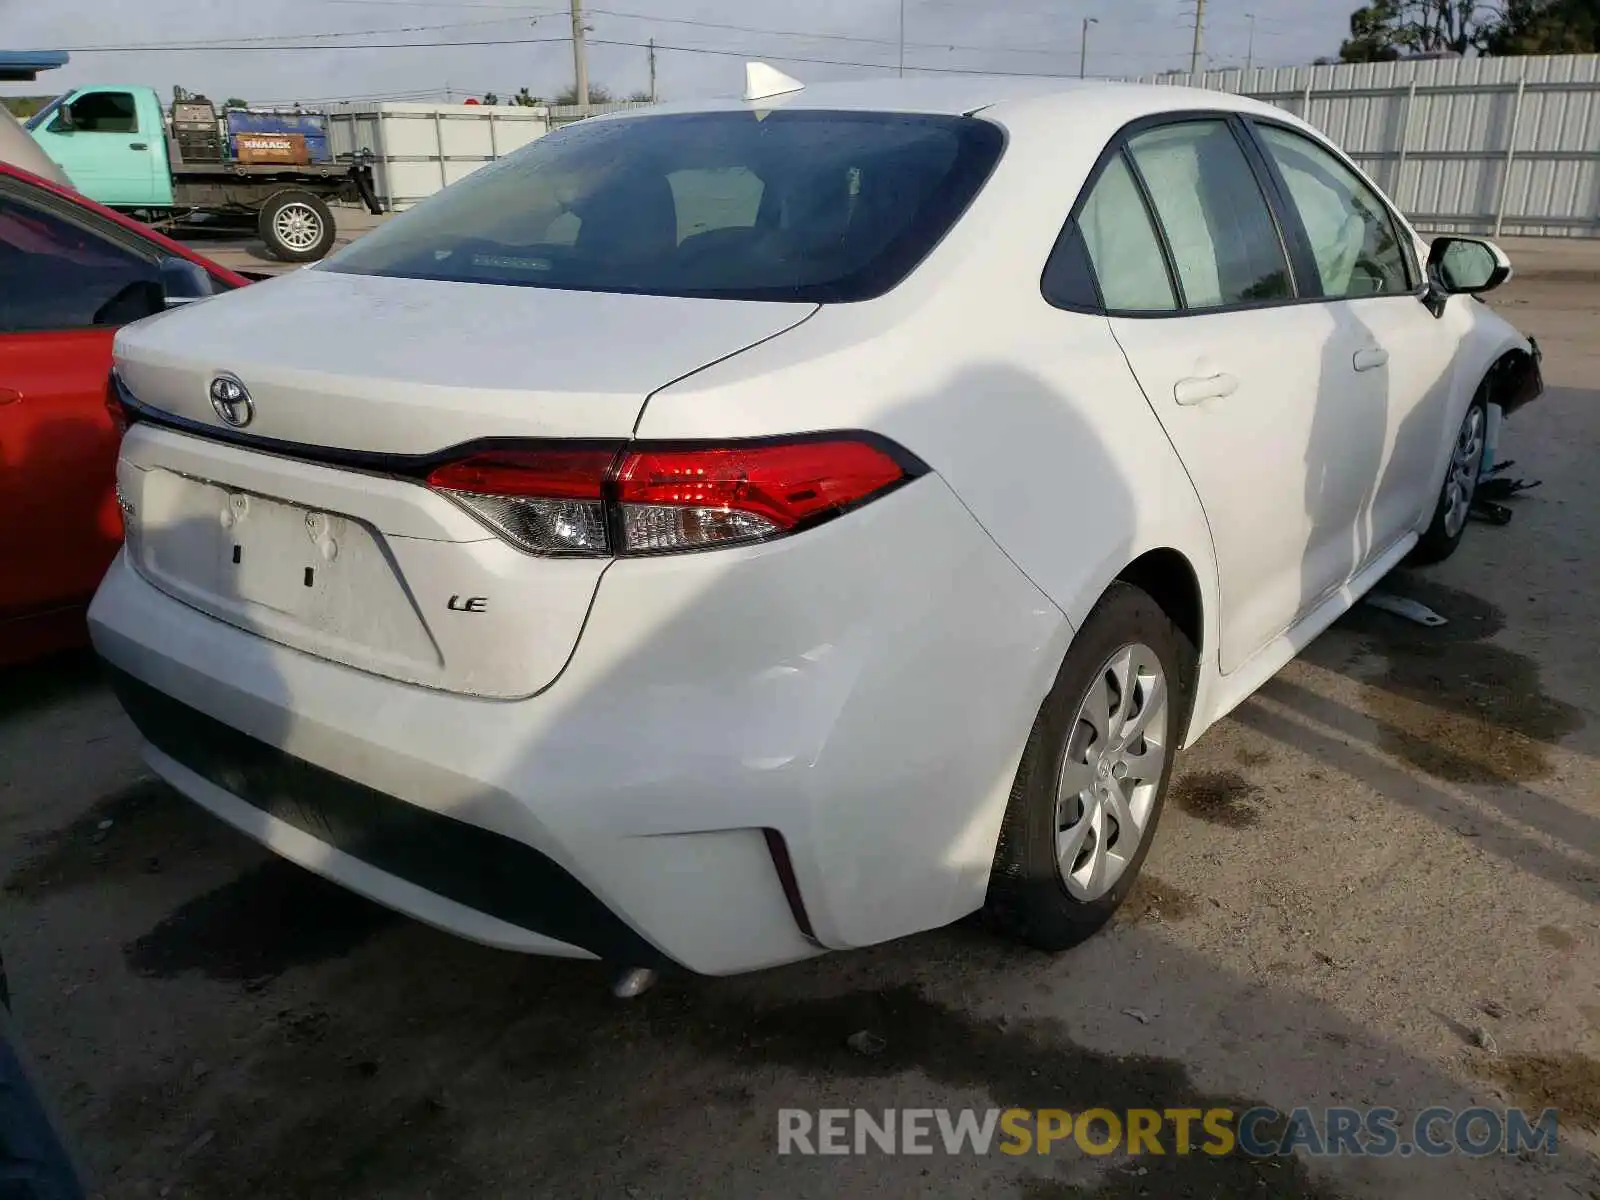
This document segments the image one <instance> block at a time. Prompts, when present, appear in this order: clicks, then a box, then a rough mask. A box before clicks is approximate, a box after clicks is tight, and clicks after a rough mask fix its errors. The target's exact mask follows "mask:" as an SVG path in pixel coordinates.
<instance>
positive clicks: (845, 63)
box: [65, 37, 1131, 79]
mask: <svg viewBox="0 0 1600 1200" xmlns="http://www.w3.org/2000/svg"><path fill="white" fill-rule="evenodd" d="M585 40H586V41H587V42H589V44H591V45H595V46H628V47H631V48H633V49H637V50H646V49H648V48H649V46H650V43H649V42H648V41H643V42H637V41H627V40H624V39H621V38H586V39H585ZM571 41H572V39H571V38H570V37H553V38H494V39H490V40H482V39H478V40H470V41H431V42H417V41H413V42H357V43H349V42H345V43H338V44H330V43H328V42H313V43H309V44H306V43H291V44H280V45H262V44H251V43H240V42H235V43H217V44H209V43H208V44H185V45H178V46H173V45H157V44H152V43H144V44H129V45H125V46H68V47H65V49H66V50H67V51H68V52H69V53H72V54H131V53H144V54H191V53H213V54H214V53H222V52H253V51H266V52H274V51H283V52H285V53H289V52H298V51H319V52H322V53H329V52H331V51H337V50H440V49H451V48H456V47H466V46H544V45H556V44H561V45H566V44H570V43H571ZM656 49H657V50H675V51H678V52H680V53H684V54H710V55H716V56H720V57H725V58H744V59H762V58H770V59H775V60H777V61H779V62H793V63H811V64H815V65H820V66H833V67H868V68H872V69H874V70H891V69H893V67H894V64H893V63H881V62H862V61H860V60H859V59H846V58H819V57H815V56H811V55H799V54H787V53H784V52H782V51H770V50H768V51H763V50H750V49H737V50H736V49H721V48H715V47H711V46H675V45H671V44H669V43H666V42H657V43H656ZM1108 57H1131V56H1129V55H1112V56H1108ZM906 70H908V71H920V72H922V73H924V74H932V75H997V76H1015V77H1019V78H1025V79H1070V78H1072V76H1071V75H1069V74H1067V73H1065V72H1057V71H1011V70H990V69H985V68H981V67H933V66H914V65H911V64H907V66H906Z"/></svg>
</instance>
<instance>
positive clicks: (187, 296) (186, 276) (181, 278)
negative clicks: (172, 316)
mask: <svg viewBox="0 0 1600 1200" xmlns="http://www.w3.org/2000/svg"><path fill="white" fill-rule="evenodd" d="M216 294H217V288H216V282H215V281H214V280H213V279H212V278H211V275H210V273H209V272H208V271H207V270H206V269H205V268H204V267H202V266H200V265H199V264H198V263H192V262H190V261H189V260H188V259H187V258H176V257H174V258H163V259H162V260H161V296H162V300H163V302H164V303H165V305H166V307H168V308H178V307H179V306H181V305H184V304H193V303H194V302H195V301H196V300H207V299H210V298H211V297H212V296H214V295H216Z"/></svg>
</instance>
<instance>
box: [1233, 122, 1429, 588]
mask: <svg viewBox="0 0 1600 1200" xmlns="http://www.w3.org/2000/svg"><path fill="white" fill-rule="evenodd" d="M1255 133H1256V136H1257V138H1258V139H1259V142H1260V144H1261V146H1262V148H1263V150H1264V151H1265V153H1266V156H1267V158H1268V160H1269V161H1270V163H1271V166H1272V169H1273V170H1275V171H1276V172H1277V176H1278V179H1279V180H1281V181H1282V187H1281V189H1280V192H1281V194H1283V195H1285V196H1286V198H1287V200H1288V202H1289V204H1290V206H1291V207H1292V210H1293V211H1292V212H1291V213H1289V214H1288V216H1289V219H1298V221H1299V222H1300V225H1301V227H1302V229H1303V231H1304V234H1305V240H1306V244H1307V245H1308V246H1309V247H1310V250H1311V252H1312V255H1313V257H1314V258H1315V260H1316V268H1317V274H1318V276H1319V279H1318V281H1317V282H1318V284H1319V285H1320V294H1321V295H1322V296H1323V297H1325V298H1326V302H1327V306H1328V309H1329V313H1330V316H1331V317H1332V318H1333V320H1334V323H1335V326H1336V329H1337V331H1338V334H1339V336H1340V337H1341V339H1342V341H1343V343H1344V344H1346V345H1347V346H1348V347H1349V350H1350V354H1351V369H1352V372H1353V377H1352V380H1351V393H1350V400H1349V403H1348V405H1347V407H1346V408H1345V410H1344V412H1343V413H1342V416H1343V417H1344V418H1345V419H1344V421H1343V425H1344V427H1345V430H1346V434H1345V436H1344V438H1343V440H1344V442H1345V446H1344V457H1345V462H1344V465H1345V468H1346V469H1345V475H1344V478H1345V480H1346V486H1349V487H1357V486H1359V487H1361V488H1363V489H1364V495H1363V496H1362V498H1361V502H1360V505H1359V512H1358V516H1357V520H1356V526H1355V531H1354V539H1353V542H1352V544H1351V546H1350V547H1349V549H1348V553H1347V555H1346V560H1347V562H1348V570H1347V572H1346V574H1347V576H1350V575H1356V574H1359V573H1360V571H1361V569H1362V568H1363V567H1365V566H1366V565H1367V564H1369V563H1371V562H1372V561H1374V560H1375V559H1377V558H1379V557H1381V556H1382V555H1383V554H1384V553H1385V552H1386V551H1387V550H1389V549H1390V548H1391V547H1392V546H1393V545H1394V544H1395V543H1396V542H1397V541H1399V540H1400V539H1401V538H1402V537H1404V536H1406V535H1407V534H1408V533H1409V532H1410V531H1411V530H1412V529H1414V528H1415V527H1416V525H1417V523H1418V521H1419V520H1423V519H1426V517H1427V516H1430V515H1431V509H1430V506H1431V504H1432V501H1433V497H1434V495H1435V484H1434V480H1433V474H1434V467H1435V464H1436V463H1437V461H1438V460H1439V455H1440V447H1441V446H1443V445H1444V443H1445V441H1446V439H1447V438H1448V437H1449V436H1450V432H1451V429H1452V428H1453V423H1452V419H1451V413H1450V396H1451V391H1452V384H1453V380H1454V374H1453V365H1454V359H1455V335H1454V334H1453V333H1452V332H1451V331H1450V330H1449V329H1448V328H1447V327H1446V326H1445V325H1444V323H1442V322H1440V321H1438V320H1435V319H1434V317H1433V315H1432V314H1431V313H1430V312H1429V311H1428V309H1427V307H1426V306H1425V305H1424V304H1422V303H1421V302H1420V300H1419V299H1418V297H1417V294H1416V293H1417V288H1418V285H1419V284H1420V282H1421V277H1420V268H1419V266H1418V264H1417V262H1416V260H1415V257H1414V255H1413V254H1412V252H1411V250H1410V248H1409V245H1408V239H1407V238H1406V236H1405V234H1404V230H1403V227H1402V226H1401V225H1400V224H1399V223H1398V222H1397V221H1396V220H1395V218H1394V215H1393V213H1392V212H1390V210H1389V208H1388V206H1387V205H1386V204H1385V203H1384V202H1383V200H1382V199H1381V198H1380V197H1379V196H1378V194H1377V192H1376V191H1375V190H1374V189H1372V188H1371V187H1369V186H1368V185H1367V183H1366V182H1365V181H1364V180H1363V179H1362V178H1361V177H1360V176H1359V175H1358V174H1357V173H1356V172H1355V171H1354V170H1352V169H1351V168H1350V167H1348V166H1347V165H1346V164H1345V163H1343V162H1342V161H1341V160H1340V159H1339V157H1338V156H1337V155H1336V154H1335V153H1334V152H1333V151H1332V150H1331V149H1329V148H1328V147H1326V146H1323V145H1322V144H1321V143H1319V142H1318V141H1316V140H1315V139H1313V138H1311V137H1310V136H1308V135H1306V134H1304V133H1301V132H1300V131H1298V130H1290V129H1286V128H1284V127H1282V126H1279V125H1275V124H1271V123H1266V122H1258V123H1256V124H1255ZM1330 432H1331V433H1332V436H1334V437H1335V438H1338V436H1339V435H1338V434H1337V433H1336V432H1332V431H1330ZM1338 565H1339V563H1338V562H1337V561H1335V562H1334V563H1332V564H1330V569H1333V568H1336V567H1337V566H1338Z"/></svg>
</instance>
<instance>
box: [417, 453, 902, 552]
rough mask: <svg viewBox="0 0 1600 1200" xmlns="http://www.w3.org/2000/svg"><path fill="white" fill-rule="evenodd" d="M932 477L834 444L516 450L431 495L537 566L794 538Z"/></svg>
mask: <svg viewBox="0 0 1600 1200" xmlns="http://www.w3.org/2000/svg"><path fill="white" fill-rule="evenodd" d="M926 469H927V468H926V467H925V466H923V465H922V464H921V463H920V462H918V461H917V460H916V459H915V458H913V457H912V456H911V455H910V454H908V453H906V452H905V451H904V450H901V449H900V448H899V447H898V446H894V445H893V444H892V443H889V442H886V441H884V440H883V439H880V438H876V437H869V436H867V435H862V434H826V435H817V436H811V437H806V438H796V439H785V440H783V441H776V442H743V443H739V442H735V443H725V444H722V445H716V446H702V445H651V444H650V443H648V442H635V443H628V444H620V445H608V446H604V447H592V446H588V447H581V448H569V447H564V446H561V445H560V444H558V443H556V444H545V445H526V446H517V447H514V448H509V449H496V450H490V451H484V452H482V453H477V454H472V455H469V456H467V457H465V458H462V459H460V460H457V461H453V462H450V463H447V464H445V465H443V466H440V467H437V468H435V469H434V470H433V471H431V472H430V473H429V475H428V483H429V484H430V485H431V486H433V487H435V488H437V489H439V490H440V491H443V492H445V493H446V494H447V495H449V496H450V497H451V498H452V499H454V500H455V501H456V502H457V503H459V504H461V505H462V506H463V507H465V508H466V509H468V510H469V511H470V512H472V513H473V514H474V515H475V516H477V517H478V519H479V520H481V521H483V522H484V523H485V524H487V525H489V526H490V527H491V528H493V529H494V530H495V531H496V532H498V533H499V534H500V535H501V536H502V537H504V538H506V540H507V541H510V542H511V543H512V544H513V545H516V546H518V547H520V548H521V549H523V550H526V551H528V552H530V553H533V554H554V555H570V554H580V555H610V554H662V553H672V552H674V551H682V550H701V549H709V548H711V547H715V546H725V545H734V544H738V543H743V542H757V541H765V540H767V539H770V538H774V537H779V536H782V535H784V534H788V533H793V532H795V531H797V530H799V529H803V528H807V527H809V526H811V525H815V524H818V523H819V522H822V521H826V520H828V519H830V518H832V517H834V516H837V515H838V514H839V513H841V512H844V511H845V510H847V509H850V508H854V507H856V506H857V505H860V504H862V503H865V502H866V501H868V500H871V499H873V498H875V497H877V496H880V495H882V494H884V493H885V492H887V491H889V490H891V489H892V488H895V487H897V486H899V485H900V484H902V483H904V482H905V481H906V480H908V479H911V478H914V477H915V476H917V475H920V474H922V473H923V472H924V471H926Z"/></svg>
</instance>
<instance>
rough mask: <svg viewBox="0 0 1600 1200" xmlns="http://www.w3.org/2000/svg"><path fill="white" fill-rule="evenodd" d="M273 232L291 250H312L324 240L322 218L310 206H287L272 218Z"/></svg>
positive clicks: (295, 203)
mask: <svg viewBox="0 0 1600 1200" xmlns="http://www.w3.org/2000/svg"><path fill="white" fill-rule="evenodd" d="M272 232H273V235H274V236H275V237H277V239H278V241H280V242H282V243H283V244H284V245H285V246H288V247H289V248H290V249H291V250H310V249H311V248H312V247H314V246H315V245H316V244H317V243H318V242H320V241H321V240H322V218H321V217H319V216H318V215H317V210H316V209H314V208H312V207H311V206H310V205H309V204H302V203H300V202H299V201H294V202H292V203H289V204H285V205H284V206H283V207H282V208H280V209H279V210H278V211H277V213H275V214H274V215H273V218H272Z"/></svg>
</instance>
